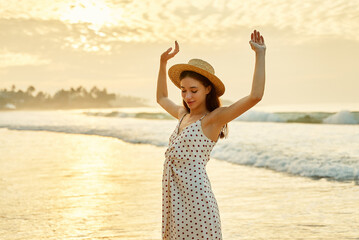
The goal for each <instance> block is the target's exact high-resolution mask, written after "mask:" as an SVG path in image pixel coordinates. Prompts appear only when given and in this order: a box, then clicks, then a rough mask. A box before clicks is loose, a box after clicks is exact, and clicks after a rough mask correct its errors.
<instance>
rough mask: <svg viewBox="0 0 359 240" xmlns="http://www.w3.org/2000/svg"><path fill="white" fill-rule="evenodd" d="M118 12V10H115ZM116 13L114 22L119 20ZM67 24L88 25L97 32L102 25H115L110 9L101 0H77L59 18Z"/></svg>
mask: <svg viewBox="0 0 359 240" xmlns="http://www.w3.org/2000/svg"><path fill="white" fill-rule="evenodd" d="M117 11H118V9H117ZM118 18H119V16H118V13H116V21H118V20H119V19H118ZM60 19H61V20H62V21H65V22H69V23H81V22H82V23H90V24H91V25H90V26H89V28H91V29H93V30H95V31H98V30H99V29H100V28H101V27H102V26H104V25H107V26H109V25H113V24H115V19H114V18H113V17H112V12H111V9H110V8H109V7H108V6H107V5H106V3H105V2H104V1H103V0H78V1H75V2H74V3H73V4H72V5H70V6H69V10H68V11H67V12H65V13H64V14H62V16H60Z"/></svg>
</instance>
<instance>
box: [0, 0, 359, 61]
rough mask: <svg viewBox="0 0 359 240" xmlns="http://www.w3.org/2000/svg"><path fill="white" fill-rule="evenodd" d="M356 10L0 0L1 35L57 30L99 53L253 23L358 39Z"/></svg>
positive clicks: (299, 4) (211, 36)
mask: <svg viewBox="0 0 359 240" xmlns="http://www.w3.org/2000/svg"><path fill="white" fill-rule="evenodd" d="M358 12H359V1H358V0H354V1H345V0H341V1H319V0H316V1H315V0H303V1H296V0H278V1H275V2H273V1H269V0H262V1H257V0H256V1H254V0H246V1H238V0H229V1H226V2H223V1H219V0H212V1H209V0H197V1H190V0H182V1H168V0H151V1H150V0H133V1H129V0H122V1H114V0H108V1H105V0H87V1H85V0H77V1H70V0H64V1H53V2H49V1H45V0H42V1H39V0H27V1H23V2H22V3H21V4H19V3H18V2H17V1H10V2H9V1H4V0H3V1H1V0H0V16H2V18H3V20H2V22H4V21H8V22H7V23H8V24H7V28H5V29H6V30H7V34H13V35H14V36H15V35H19V36H21V34H23V35H25V36H33V37H37V36H39V35H40V36H46V37H48V38H49V39H50V41H56V39H55V38H54V37H56V36H57V37H58V39H57V41H58V44H62V48H73V50H74V51H85V52H92V53H104V54H106V53H108V54H110V53H111V52H116V51H118V50H119V48H120V45H121V43H128V42H135V43H161V42H162V43H164V42H167V43H168V42H172V41H173V40H175V39H177V40H181V42H183V43H191V44H203V45H208V46H209V45H210V46H213V47H216V46H224V45H227V44H228V43H238V42H241V41H244V40H245V41H247V39H249V38H250V33H251V32H252V31H253V30H254V29H259V30H260V31H261V33H262V34H263V35H264V36H265V37H266V36H271V37H274V38H272V40H280V41H282V42H283V43H286V44H302V43H304V42H306V41H309V40H312V39H315V38H320V37H337V38H344V39H351V40H352V39H354V40H356V41H359V35H358V34H357V32H358V29H359V16H358V14H357V13H358ZM0 24H1V23H0ZM2 27H3V26H2ZM5 27H6V26H5ZM2 29H4V28H2ZM271 32H273V33H274V32H275V34H272V35H270V34H271ZM244 36H245V37H244ZM243 38H246V39H243Z"/></svg>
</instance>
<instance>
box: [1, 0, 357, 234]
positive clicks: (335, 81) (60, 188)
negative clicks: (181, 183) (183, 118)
mask: <svg viewBox="0 0 359 240" xmlns="http://www.w3.org/2000/svg"><path fill="white" fill-rule="evenodd" d="M0 29H1V31H0V238H1V239H126V240H129V239H136V240H137V239H138V240H140V239H141V240H144V239H148V240H149V239H151V240H152V239H156V240H158V239H160V238H161V215H162V214H161V213H162V212H161V196H162V194H161V190H162V186H161V177H162V169H163V162H164V161H165V151H166V148H167V147H168V144H169V137H170V135H171V133H172V132H173V131H174V129H175V128H176V125H177V124H178V119H175V118H174V117H172V116H171V115H169V114H168V113H167V112H166V111H165V110H164V109H162V108H161V107H160V106H159V105H158V104H157V103H156V88H157V85H156V84H157V75H158V70H159V60H160V55H161V54H162V53H163V52H164V51H166V50H167V49H168V48H169V47H174V42H175V40H177V41H178V42H179V46H180V52H179V53H178V54H177V55H176V56H175V58H173V59H171V60H170V61H169V63H168V65H167V67H168V68H169V67H170V66H172V65H173V64H177V63H187V62H188V61H189V60H190V59H192V58H201V59H203V60H206V61H208V62H209V63H210V64H211V65H212V66H213V67H214V68H215V73H216V75H217V76H218V77H219V78H220V79H222V81H223V82H224V84H225V86H226V91H225V93H224V95H223V96H222V97H221V101H222V104H223V105H224V106H228V105H230V104H232V103H234V102H235V101H238V100H239V99H241V98H242V97H245V96H246V95H248V94H249V93H250V91H251V86H252V80H253V73H254V64H255V53H254V51H253V50H252V49H251V47H250V45H249V40H250V38H251V33H252V32H253V31H254V30H257V31H259V32H260V33H261V34H262V35H263V37H264V40H265V44H266V46H267V50H266V60H265V61H266V62H265V67H266V69H265V71H266V82H265V91H264V96H263V98H262V100H261V101H260V102H259V103H258V104H257V105H255V106H254V107H253V108H252V109H250V110H248V111H247V112H245V113H243V114H242V115H240V116H239V117H237V118H236V119H234V120H233V121H231V122H230V123H229V124H228V126H229V134H228V138H226V139H219V141H218V142H217V143H216V146H215V147H214V148H213V151H212V153H211V160H210V161H209V163H208V166H207V170H208V175H209V178H210V179H211V184H212V187H213V191H214V193H215V195H216V198H217V201H218V205H219V209H220V213H221V221H222V232H223V238H224V239H228V240H230V239H256V240H258V239H273V240H274V239H275V240H279V239H283V240H284V239H298V240H299V239H358V236H359V231H358V229H359V228H358V226H359V220H358V218H357V216H358V215H359V208H358V207H357V206H358V202H359V188H358V185H359V145H358V143H359V97H358V89H359V81H358V80H359V79H358V76H359V68H358V66H357V65H358V62H359V46H358V42H359V34H358V33H359V1H358V0H354V1H341V0H339V1H329V0H328V1H326V0H316V1H314V0H311V1H309V0H304V1H294V0H280V1H269V0H257V1H252V0H245V1H237V0H227V1H219V0H196V1H189V0H181V1H168V0H151V1H150V0H71V1H69V0H63V1H44V0H16V1H5V0H0ZM167 82H168V84H167V86H168V92H169V98H171V99H172V100H173V101H174V102H176V103H177V104H179V105H182V100H181V93H180V90H179V89H178V88H176V87H175V86H174V85H173V84H172V82H171V81H170V80H169V79H168V81H167Z"/></svg>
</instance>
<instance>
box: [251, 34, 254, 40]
mask: <svg viewBox="0 0 359 240" xmlns="http://www.w3.org/2000/svg"><path fill="white" fill-rule="evenodd" d="M253 38H254V35H253V33H252V34H251V40H252V41H253Z"/></svg>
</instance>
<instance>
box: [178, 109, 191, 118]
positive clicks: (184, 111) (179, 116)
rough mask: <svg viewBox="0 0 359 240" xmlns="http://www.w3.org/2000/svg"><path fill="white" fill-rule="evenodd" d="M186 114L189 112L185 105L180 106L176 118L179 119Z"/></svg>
mask: <svg viewBox="0 0 359 240" xmlns="http://www.w3.org/2000/svg"><path fill="white" fill-rule="evenodd" d="M186 114H189V112H188V111H187V109H186V108H185V107H183V108H181V109H180V110H179V112H178V120H181V119H182V118H183V117H184V116H185V115H186Z"/></svg>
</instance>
